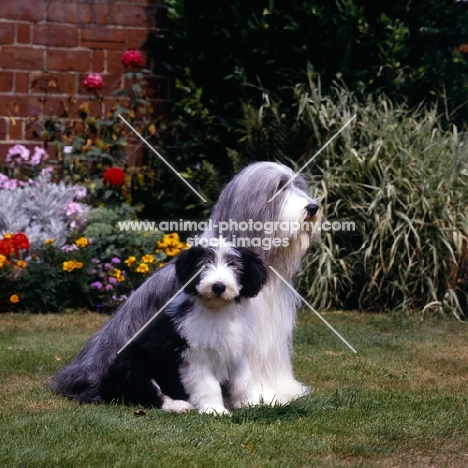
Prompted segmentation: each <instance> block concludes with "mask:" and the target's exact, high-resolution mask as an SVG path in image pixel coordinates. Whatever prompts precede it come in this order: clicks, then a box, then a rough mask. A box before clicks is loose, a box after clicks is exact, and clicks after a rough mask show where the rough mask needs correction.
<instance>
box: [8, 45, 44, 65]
mask: <svg viewBox="0 0 468 468" xmlns="http://www.w3.org/2000/svg"><path fill="white" fill-rule="evenodd" d="M0 67H3V68H16V69H19V70H38V69H39V70H41V69H42V68H43V67H44V51H43V50H42V49H33V48H32V47H15V46H4V47H2V54H1V56H0Z"/></svg>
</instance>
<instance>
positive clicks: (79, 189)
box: [73, 185, 88, 200]
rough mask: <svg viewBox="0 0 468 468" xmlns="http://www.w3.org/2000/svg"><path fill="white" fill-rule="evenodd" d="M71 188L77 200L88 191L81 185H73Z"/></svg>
mask: <svg viewBox="0 0 468 468" xmlns="http://www.w3.org/2000/svg"><path fill="white" fill-rule="evenodd" d="M73 190H74V191H75V198H76V199H77V200H82V199H83V198H84V197H86V194H87V193H88V192H87V190H86V188H85V187H82V186H81V185H74V186H73Z"/></svg>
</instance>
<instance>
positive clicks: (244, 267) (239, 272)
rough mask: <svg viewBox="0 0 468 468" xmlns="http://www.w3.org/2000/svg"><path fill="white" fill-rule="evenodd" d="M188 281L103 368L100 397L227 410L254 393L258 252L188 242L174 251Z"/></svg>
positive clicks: (260, 276) (260, 274)
mask: <svg viewBox="0 0 468 468" xmlns="http://www.w3.org/2000/svg"><path fill="white" fill-rule="evenodd" d="M201 268H203V270H202V271H201V273H200V274H199V275H198V276H197V277H196V278H195V279H194V280H193V281H191V282H190V284H188V286H187V287H186V288H185V290H184V292H183V293H181V294H180V295H179V296H178V297H177V298H176V299H175V300H174V301H173V302H172V303H171V304H170V305H169V306H168V307H167V308H166V309H165V310H164V311H163V312H161V313H160V314H159V315H158V316H157V317H156V318H155V319H154V320H153V321H152V322H151V323H150V325H149V326H148V327H147V328H146V329H145V330H144V331H143V332H142V333H141V334H140V335H139V336H138V337H137V338H136V339H135V340H134V341H133V342H131V343H130V344H129V345H128V346H127V347H125V348H124V349H123V350H122V351H121V353H120V354H118V355H117V356H116V359H115V360H114V362H113V363H112V364H111V365H110V367H109V368H108V371H107V373H106V374H105V375H104V376H103V378H102V380H101V382H100V385H99V391H98V392H99V396H100V398H101V399H102V400H103V401H112V400H117V401H119V400H120V401H124V402H126V403H134V404H141V405H145V406H154V407H157V408H161V409H163V410H167V411H176V412H179V413H183V412H186V411H188V410H190V409H193V408H194V407H195V408H196V409H197V410H198V411H199V412H201V413H213V414H229V409H228V408H226V406H225V403H224V398H223V389H224V393H225V395H224V396H225V397H227V399H228V404H227V406H229V407H233V408H237V407H240V406H242V405H247V404H252V401H254V400H255V394H254V389H253V385H252V376H251V371H250V365H249V352H250V350H251V347H252V344H253V340H254V334H253V330H254V316H253V311H252V308H251V306H250V300H249V298H252V297H254V296H256V295H257V294H258V293H259V292H260V290H261V288H262V286H263V285H264V284H265V283H266V280H267V271H266V267H265V265H264V263H263V261H262V260H261V258H260V257H259V256H258V255H257V254H255V253H253V252H252V251H250V250H248V249H245V248H235V247H233V246H231V245H224V246H220V247H217V248H212V247H206V248H202V247H192V248H191V249H189V250H187V251H184V252H182V253H181V254H180V255H179V256H178V257H177V259H176V262H175V269H176V275H177V277H178V280H179V281H180V282H181V283H182V284H185V283H187V282H188V281H189V280H190V278H192V277H193V276H194V275H196V273H197V271H199V270H200V269H201Z"/></svg>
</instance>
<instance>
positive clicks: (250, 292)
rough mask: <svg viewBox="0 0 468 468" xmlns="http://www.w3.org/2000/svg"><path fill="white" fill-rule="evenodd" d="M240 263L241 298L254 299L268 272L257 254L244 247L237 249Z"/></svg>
mask: <svg viewBox="0 0 468 468" xmlns="http://www.w3.org/2000/svg"><path fill="white" fill-rule="evenodd" d="M237 250H238V251H239V253H240V258H241V262H242V273H241V276H240V283H241V285H242V289H241V291H240V296H241V297H255V296H256V295H257V294H258V293H259V292H260V290H261V289H262V287H263V286H264V285H265V283H266V281H267V277H268V272H267V269H266V266H265V264H264V263H263V260H262V259H261V258H260V256H259V255H258V254H256V253H255V252H252V251H251V250H249V249H246V248H245V247H237Z"/></svg>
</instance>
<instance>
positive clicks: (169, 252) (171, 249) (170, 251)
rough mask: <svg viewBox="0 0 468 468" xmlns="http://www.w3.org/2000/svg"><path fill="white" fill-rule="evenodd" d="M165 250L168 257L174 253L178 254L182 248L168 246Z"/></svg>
mask: <svg viewBox="0 0 468 468" xmlns="http://www.w3.org/2000/svg"><path fill="white" fill-rule="evenodd" d="M165 252H166V255H167V256H168V257H173V256H174V255H177V254H178V253H179V252H180V249H178V248H176V247H167V248H166V250H165Z"/></svg>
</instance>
